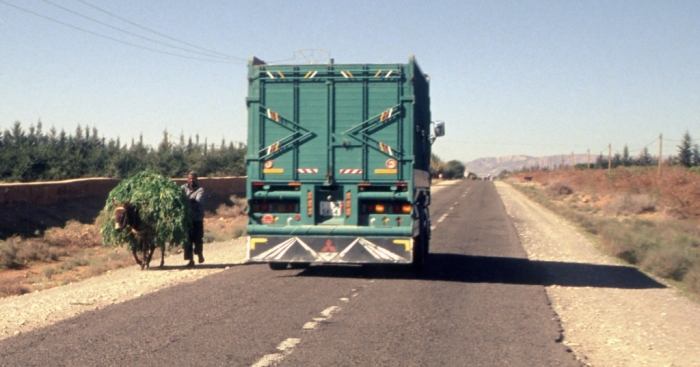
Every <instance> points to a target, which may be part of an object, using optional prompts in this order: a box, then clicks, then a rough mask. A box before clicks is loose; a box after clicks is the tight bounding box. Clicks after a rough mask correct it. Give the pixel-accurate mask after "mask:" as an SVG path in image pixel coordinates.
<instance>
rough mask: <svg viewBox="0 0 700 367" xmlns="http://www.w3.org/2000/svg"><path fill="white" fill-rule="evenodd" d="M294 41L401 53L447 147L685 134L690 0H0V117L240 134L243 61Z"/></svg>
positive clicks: (360, 54) (692, 28) (696, 88)
mask: <svg viewBox="0 0 700 367" xmlns="http://www.w3.org/2000/svg"><path fill="white" fill-rule="evenodd" d="M52 4H54V5H52ZM56 5H57V6H56ZM17 7H20V8H22V9H18V8H17ZM62 8H63V9H62ZM65 9H68V10H69V11H66V10H65ZM76 13H78V14H81V15H83V16H79V15H77V14H76ZM37 14H39V15H40V16H39V15H37ZM110 14H111V15H110ZM115 16H116V17H115ZM117 17H119V18H121V19H119V18H117ZM47 18H48V19H47ZM88 18H89V19H88ZM90 19H93V20H97V21H99V22H102V23H106V24H109V25H110V26H112V27H115V28H119V29H122V30H125V31H128V32H130V33H132V34H136V35H138V36H140V37H136V36H134V35H132V34H128V33H125V32H121V31H118V30H115V29H113V28H110V27H107V26H105V25H103V24H99V23H96V22H93V21H91V20H90ZM124 20H127V21H128V22H125V21H124ZM58 22H60V23H58ZM134 23H135V24H137V25H139V26H141V27H137V26H135V25H134ZM76 28H80V29H83V30H84V31H81V30H78V29H76ZM147 29H148V30H152V31H156V32H158V33H159V34H156V33H152V32H149V31H148V30H147ZM86 31H88V32H90V33H88V32H86ZM98 35H99V36H98ZM163 35H166V36H168V38H166V37H163ZM144 38H148V39H154V40H157V41H158V42H161V43H165V44H170V45H175V46H176V47H180V48H185V49H187V50H194V51H196V52H199V53H192V52H189V51H186V50H182V49H178V48H172V47H167V46H165V45H163V44H161V43H154V42H151V41H148V40H146V39H144ZM114 39H116V40H119V41H120V42H118V41H115V40H114ZM174 40H177V41H181V42H185V43H187V44H185V43H181V42H176V41H174ZM127 43H129V44H127ZM130 44H131V45H130ZM188 44H189V45H188ZM192 46H196V47H197V48H194V47H192ZM303 49H322V50H326V51H328V52H329V53H330V55H331V57H332V58H333V59H334V60H335V62H336V63H381V62H392V63H394V62H398V63H405V62H407V61H408V57H409V55H410V54H414V55H416V58H417V60H418V62H419V64H420V65H421V67H422V68H423V70H424V71H425V72H426V73H428V74H429V75H430V77H431V91H430V93H431V101H432V116H433V119H434V120H444V121H445V122H446V124H447V136H445V137H443V138H441V139H439V140H438V141H437V142H436V143H435V145H434V149H433V151H434V152H435V153H436V154H437V155H438V156H440V157H441V158H442V159H443V160H446V161H447V160H453V159H456V160H460V161H465V162H468V161H471V160H473V159H477V158H481V157H497V156H506V155H531V156H545V155H559V154H571V153H572V152H574V153H586V151H587V150H588V149H590V151H591V153H592V154H596V155H597V154H598V153H600V152H605V153H606V154H607V146H608V144H612V148H613V151H621V150H622V148H623V146H624V145H625V144H627V145H628V147H629V149H630V151H631V154H632V155H635V154H637V153H638V149H641V148H642V147H644V146H647V147H648V148H649V150H650V151H651V152H652V153H653V154H656V153H657V152H658V136H659V134H660V133H663V135H664V138H665V139H666V140H665V141H664V154H671V153H675V152H676V151H677V148H676V147H675V146H676V145H678V144H679V141H680V140H681V138H682V136H683V134H684V133H685V132H686V131H689V132H690V134H691V135H692V136H693V137H694V138H695V139H696V141H698V139H697V138H700V2H699V1H643V0H638V1H613V0H608V1H575V0H572V1H498V0H490V1H489V0H485V1H468V0H461V1H441V0H435V1H430V2H426V1H393V0H387V1H364V0H359V1H342V2H340V1H272V0H256V1H232V0H231V1H223V0H207V1H184V0H183V1H179V0H170V1H165V0H162V1H157V0H150V1H149V0H123V1H104V0H0V130H2V131H4V130H6V129H9V128H10V127H11V126H12V124H13V123H14V122H15V121H20V122H21V123H22V126H23V127H24V128H25V130H27V129H28V128H29V126H30V125H36V123H37V121H39V120H41V121H42V124H43V128H44V130H45V131H47V130H48V129H50V128H51V127H55V128H56V129H57V130H59V131H60V130H62V129H63V130H65V131H66V132H67V133H71V134H73V133H74V132H75V129H76V127H77V126H78V125H80V126H82V127H85V126H89V127H90V128H91V129H92V128H96V129H97V130H98V132H99V134H100V135H101V136H103V137H105V138H107V139H116V138H117V137H119V138H120V139H121V142H122V143H130V142H131V140H132V139H138V137H139V135H141V134H143V137H144V141H145V142H146V143H147V144H150V145H152V146H154V147H155V146H157V144H158V143H159V142H160V141H162V140H163V132H164V131H165V130H167V132H168V133H169V134H171V135H172V136H173V138H174V139H179V137H180V135H181V134H184V135H185V138H188V137H193V138H194V137H195V136H196V135H199V136H200V141H203V140H204V139H206V140H207V141H208V142H209V143H216V144H219V143H220V142H221V140H222V139H225V141H226V142H229V141H240V142H245V140H246V126H245V125H246V121H247V117H246V116H247V111H246V107H245V96H246V93H247V89H246V76H247V74H246V60H247V59H248V58H249V57H250V56H253V55H254V56H257V57H259V58H261V59H263V60H266V61H277V60H286V59H291V58H293V57H296V61H293V62H294V63H305V62H306V60H305V59H304V58H303V57H302V56H301V55H300V54H299V53H298V52H297V53H295V52H296V51H299V50H303ZM152 50H159V51H161V52H154V51H152ZM205 50H206V51H205ZM210 51H216V52H218V53H219V54H216V56H221V55H227V56H228V58H226V59H221V58H213V57H210V56H208V55H202V53H204V54H207V53H209V54H211V53H210ZM174 54H177V55H184V56H187V57H179V56H175V55H174ZM213 59H216V60H218V61H224V62H210V61H206V60H213Z"/></svg>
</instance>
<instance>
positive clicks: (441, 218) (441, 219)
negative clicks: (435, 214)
mask: <svg viewBox="0 0 700 367" xmlns="http://www.w3.org/2000/svg"><path fill="white" fill-rule="evenodd" d="M446 217H447V213H445V214H443V215H442V217H440V219H438V223H440V222H442V221H443V220H445V218H446Z"/></svg>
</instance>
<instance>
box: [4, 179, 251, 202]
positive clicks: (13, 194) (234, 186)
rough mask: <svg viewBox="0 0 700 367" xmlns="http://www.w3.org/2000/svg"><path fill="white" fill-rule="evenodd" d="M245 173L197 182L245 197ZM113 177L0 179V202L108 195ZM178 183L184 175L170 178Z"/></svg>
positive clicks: (211, 190) (209, 191)
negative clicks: (2, 180) (44, 180)
mask: <svg viewBox="0 0 700 367" xmlns="http://www.w3.org/2000/svg"><path fill="white" fill-rule="evenodd" d="M245 179H246V178H245V177H211V178H209V177H200V178H199V183H200V185H202V187H203V188H204V190H205V192H207V194H208V195H216V196H221V197H228V196H231V195H236V196H239V197H245ZM120 181H121V180H119V179H113V178H86V179H78V180H67V181H51V182H30V183H0V204H3V203H11V202H17V203H28V204H52V203H55V202H57V201H59V200H62V199H80V198H87V197H96V196H97V197H104V198H105V199H106V198H107V195H108V194H109V192H110V191H112V189H114V188H115V187H116V186H117V185H118V184H119V182H120ZM173 181H175V182H176V183H177V184H178V185H183V184H184V183H185V182H187V179H186V178H176V179H173Z"/></svg>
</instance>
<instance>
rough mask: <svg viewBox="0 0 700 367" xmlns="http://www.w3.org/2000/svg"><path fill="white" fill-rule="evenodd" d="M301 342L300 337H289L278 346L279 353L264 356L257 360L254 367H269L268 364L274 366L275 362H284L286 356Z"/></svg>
mask: <svg viewBox="0 0 700 367" xmlns="http://www.w3.org/2000/svg"><path fill="white" fill-rule="evenodd" d="M299 342H301V339H298V338H289V339H287V340H285V341H283V342H281V343H280V345H278V346H277V349H278V350H280V352H279V353H272V354H268V355H266V356H264V357H262V358H260V360H259V361H257V362H256V363H255V364H254V365H253V367H267V366H272V365H275V364H278V363H279V362H282V360H283V359H284V357H286V356H288V355H289V354H290V353H292V350H293V349H294V347H295V346H296V345H297V344H299Z"/></svg>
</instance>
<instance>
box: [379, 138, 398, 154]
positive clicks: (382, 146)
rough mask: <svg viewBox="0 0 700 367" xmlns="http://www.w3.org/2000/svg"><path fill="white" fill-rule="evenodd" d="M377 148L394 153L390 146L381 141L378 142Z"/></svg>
mask: <svg viewBox="0 0 700 367" xmlns="http://www.w3.org/2000/svg"><path fill="white" fill-rule="evenodd" d="M379 150H381V151H382V152H384V153H387V154H389V155H394V151H392V150H391V147H390V146H388V145H386V144H384V143H382V142H381V141H380V142H379Z"/></svg>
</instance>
